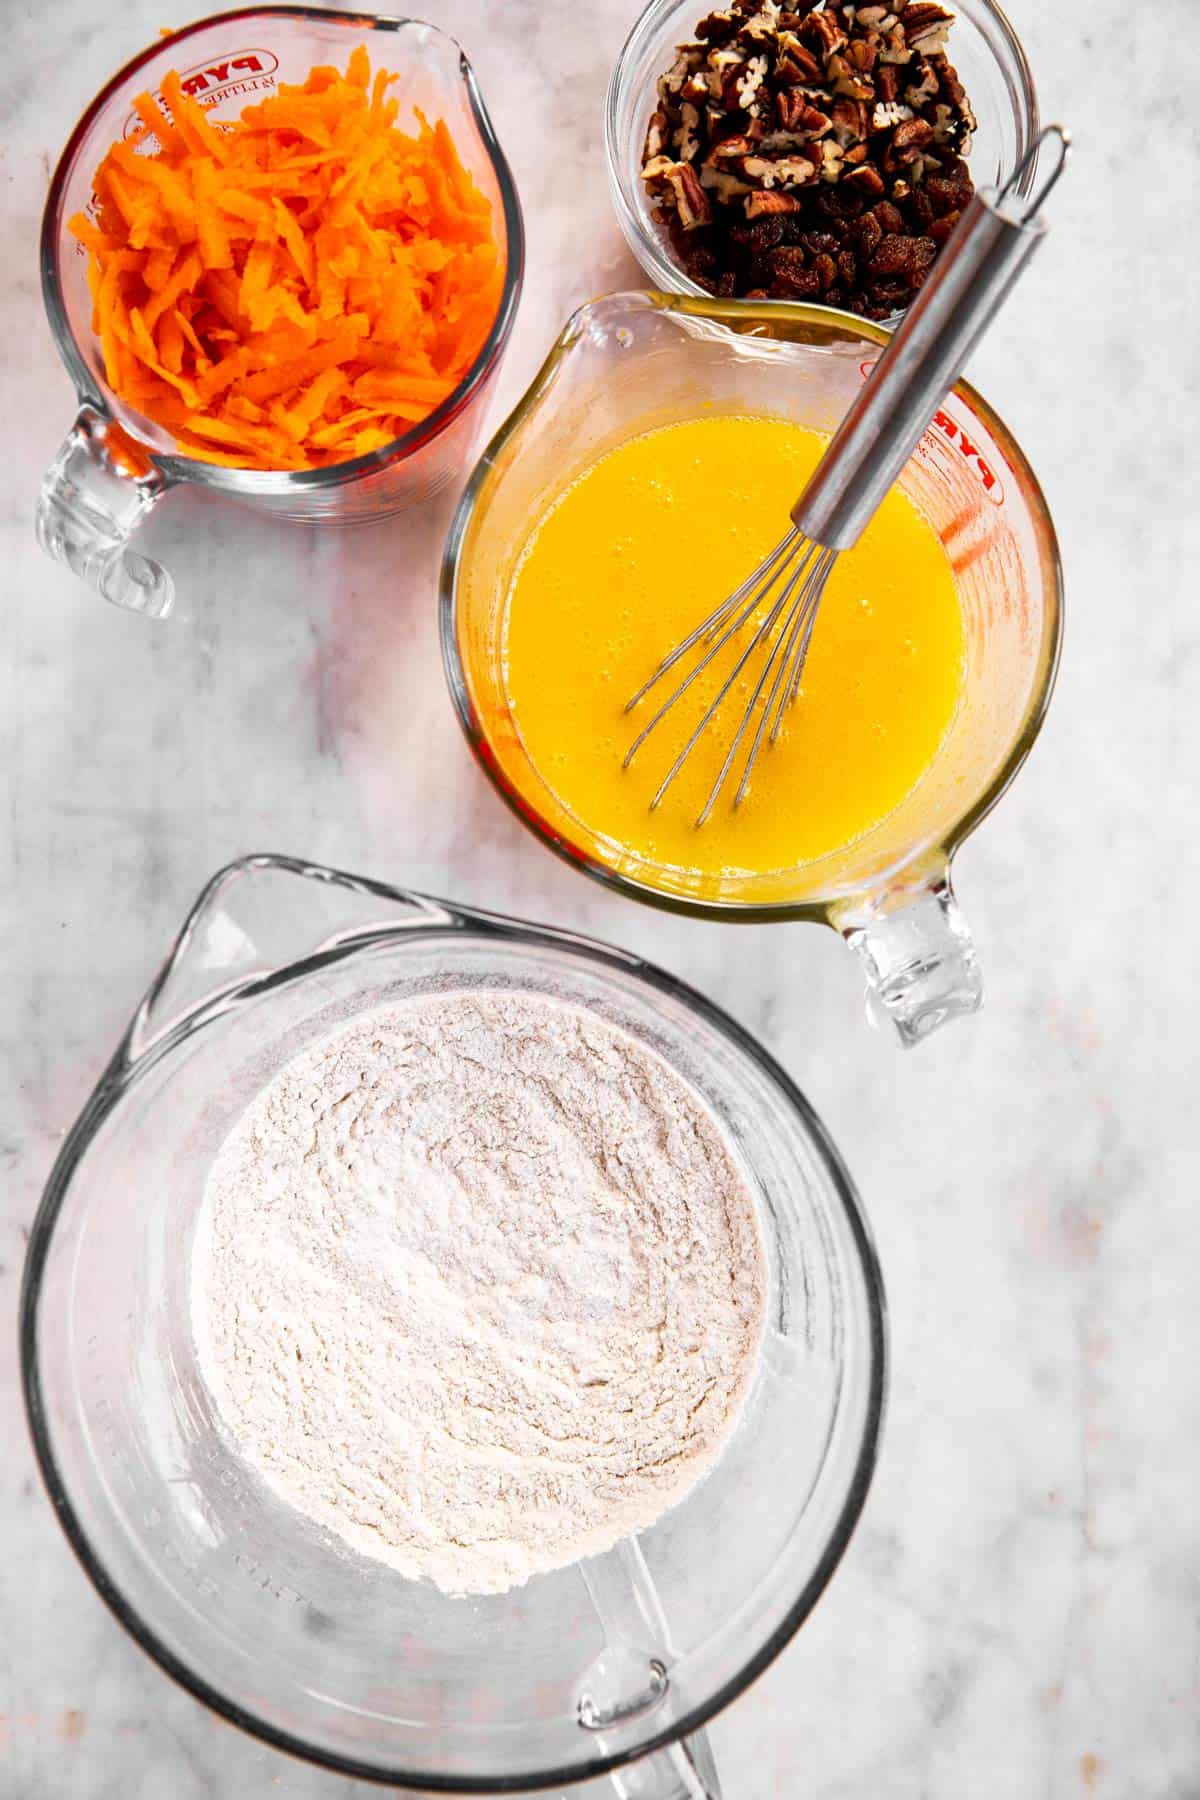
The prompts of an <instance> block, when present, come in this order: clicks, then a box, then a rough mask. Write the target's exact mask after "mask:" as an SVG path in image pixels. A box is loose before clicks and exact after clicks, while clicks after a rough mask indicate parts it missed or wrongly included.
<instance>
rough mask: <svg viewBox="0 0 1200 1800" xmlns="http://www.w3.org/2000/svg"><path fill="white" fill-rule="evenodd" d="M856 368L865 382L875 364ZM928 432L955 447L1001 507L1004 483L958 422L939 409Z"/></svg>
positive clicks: (989, 496)
mask: <svg viewBox="0 0 1200 1800" xmlns="http://www.w3.org/2000/svg"><path fill="white" fill-rule="evenodd" d="M858 366H859V370H860V372H861V374H862V377H863V380H864V381H865V380H866V378H867V376H868V375H869V374H870V373H871V370H872V369H873V368H874V367H875V364H874V363H873V362H864V363H860V364H859V365H858ZM930 430H931V431H938V432H940V433H941V435H942V436H943V437H944V438H945V439H946V441H947V443H950V444H953V445H954V446H955V448H956V449H957V450H958V451H959V453H960V454H961V455H962V456H964V457H965V458H966V460H967V462H968V464H969V465H971V466H972V468H973V470H974V473H975V474H976V475H978V477H979V482H980V486H981V487H982V488H983V491H984V493H985V494H986V495H987V497H988V499H989V500H991V501H992V502H993V503H994V504H995V505H996V506H1003V505H1004V483H1003V482H1002V481H1001V479H1000V477H999V476H998V475H997V473H996V471H995V470H994V469H993V468H992V465H991V464H990V463H989V462H988V461H987V459H986V458H985V457H984V455H983V454H982V452H981V451H980V449H979V447H978V446H977V445H976V444H974V443H973V442H972V441H971V439H970V437H969V436H968V435H967V433H966V432H965V431H964V430H963V428H962V426H961V425H960V424H959V422H958V420H957V419H952V418H951V417H950V414H949V413H948V412H944V411H942V410H941V409H940V408H939V409H938V411H937V412H935V413H934V415H933V422H932V424H931V426H930ZM917 453H918V455H919V454H920V453H921V446H920V445H919V444H918V446H917Z"/></svg>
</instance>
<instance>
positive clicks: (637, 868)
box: [441, 293, 1062, 1044]
mask: <svg viewBox="0 0 1200 1800" xmlns="http://www.w3.org/2000/svg"><path fill="white" fill-rule="evenodd" d="M887 341H888V339H887V334H886V333H885V332H884V330H883V329H882V328H881V327H879V326H875V325H871V324H868V323H867V322H865V321H864V320H861V319H857V318H854V317H852V316H851V315H849V314H846V313H839V312H835V311H832V310H831V309H829V308H822V307H810V306H803V305H792V304H789V303H786V302H783V301H770V302H765V303H763V304H761V305H756V304H752V303H750V302H747V301H728V302H722V301H716V300H698V299H692V298H690V297H685V296H668V295H665V294H656V293H629V294H615V295H609V296H608V297H606V298H604V299H601V300H597V301H594V302H593V303H591V304H590V305H587V306H584V307H581V308H580V309H579V311H578V312H576V313H575V314H574V316H573V317H572V318H571V319H570V320H569V321H568V323H567V325H566V328H565V329H564V331H563V333H562V335H561V336H560V338H559V339H558V342H557V343H556V344H555V346H554V348H553V349H552V351H551V353H550V356H549V358H548V359H547V361H546V363H545V364H544V365H543V367H542V369H541V371H540V373H539V374H538V376H537V377H536V379H535V381H534V382H533V385H532V386H531V387H530V389H529V391H528V393H527V394H526V395H525V397H524V398H523V400H522V401H521V402H520V404H519V405H518V406H517V408H516V409H515V411H514V412H513V413H512V415H511V416H510V417H509V419H508V420H507V421H506V423H505V424H504V425H503V426H502V428H501V430H500V431H499V433H498V434H497V435H496V437H495V438H494V439H493V440H492V443H491V444H490V445H489V447H488V449H487V450H486V452H485V453H484V456H483V457H482V459H481V460H480V463H479V465H478V467H477V468H476V471H475V473H474V475H473V476H472V478H471V481H470V483H469V484H468V486H467V489H466V491H465V493H464V495H463V498H462V500H461V502H460V504H459V507H458V511H457V513H456V515H455V519H454V522H453V525H452V527H451V531H450V536H449V539H448V542H447V548H446V555H445V559H444V562H443V567H442V585H441V620H442V649H443V655H444V659H445V664H446V672H447V678H448V680H449V684H450V690H451V693H452V695H453V697H454V701H455V705H456V707H457V710H458V714H459V718H460V721H461V723H462V725H463V728H464V730H465V732H466V734H467V738H468V741H469V742H470V744H471V747H472V749H473V750H474V751H475V754H476V756H477V757H478V758H479V761H480V762H481V764H482V766H483V768H484V769H485V770H486V772H487V774H488V776H489V777H490V779H491V781H492V782H493V784H494V786H495V787H496V788H497V790H498V792H499V793H500V794H501V795H502V796H503V798H504V799H505V800H506V801H507V802H508V803H509V804H510V805H511V806H512V807H513V809H514V810H515V811H516V813H517V815H518V817H520V818H521V819H522V820H523V821H524V822H525V824H526V825H528V826H529V827H530V829H531V830H533V831H535V832H536V833H537V834H538V835H539V836H540V837H541V838H542V840H543V842H544V843H546V844H548V845H549V846H550V848H551V849H553V850H556V851H558V852H559V853H560V854H561V855H563V856H565V857H566V858H567V859H568V860H569V861H571V862H572V863H573V864H574V865H575V866H576V867H578V868H581V869H583V870H585V871H586V872H587V873H588V874H590V875H593V876H595V877H597V878H598V879H599V880H601V881H604V882H606V883H608V884H609V885H610V886H612V887H615V888H617V889H619V890H620V891H621V892H622V893H625V894H629V895H631V896H633V897H634V898H636V899H639V900H646V901H650V902H652V903H653V904H656V905H660V906H669V907H674V908H676V909H678V910H680V911H683V912H690V913H695V914H698V915H700V916H703V917H708V918H719V919H724V920H730V921H745V920H750V921H753V922H757V923H761V922H762V921H764V920H767V919H813V920H819V921H822V922H824V923H826V924H829V925H832V926H834V927H835V928H836V929H837V930H838V931H840V932H841V933H842V935H843V936H844V937H845V938H846V940H847V941H848V942H849V943H850V944H852V945H853V946H854V947H855V948H856V949H857V950H858V951H859V952H860V953H861V956H862V959H863V964H864V967H865V970H866V975H867V982H868V992H869V996H870V1000H871V1005H872V1012H873V1015H874V1016H876V1017H879V1018H890V1019H891V1020H892V1021H893V1022H894V1024H895V1026H896V1027H897V1029H898V1031H899V1034H900V1037H901V1040H902V1042H904V1043H905V1044H913V1043H916V1042H917V1041H918V1040H919V1039H921V1038H922V1037H925V1036H927V1035H928V1033H929V1032H931V1031H932V1030H934V1029H935V1028H936V1027H937V1026H938V1025H940V1024H942V1023H943V1022H944V1021H945V1020H947V1019H949V1018H952V1017H954V1016H956V1015H958V1014H962V1013H967V1012H972V1011H974V1010H975V1009H976V1008H977V1007H978V1006H979V1005H980V1003H981V999H982V985H981V980H980V975H979V968H978V963H977V959H976V956H975V951H974V948H973V945H972V942H971V938H970V934H969V932H968V930H967V927H966V924H965V922H964V920H963V917H962V914H961V912H960V910H959V908H958V905H957V903H956V901H955V899H954V895H953V891H952V888H951V880H950V865H951V861H952V859H953V856H954V854H955V852H956V850H957V849H958V847H959V845H960V844H961V843H962V842H963V840H964V839H965V838H966V837H967V836H968V835H969V834H970V832H972V831H973V830H974V829H975V827H976V826H977V825H978V824H979V823H980V821H981V820H982V819H983V818H984V817H985V815H986V814H987V813H988V812H989V811H990V810H991V808H992V807H993V806H994V805H995V803H996V801H997V800H998V799H999V797H1000V795H1001V794H1002V793H1003V792H1004V790H1005V788H1006V787H1007V786H1008V784H1009V783H1010V782H1011V781H1012V779H1013V777H1014V776H1015V775H1016V773H1017V771H1018V769H1019V768H1020V766H1021V764H1022V763H1023V762H1024V760H1025V757H1026V756H1027V755H1028V753H1029V750H1030V748H1031V747H1032V744H1033V741H1034V739H1035V737H1036V736H1037V732H1038V729H1039V727H1040V725H1041V721H1042V718H1043V715H1044V713H1045V710H1046V706H1047V704H1048V702H1049V699H1050V693H1051V689H1052V686H1053V680H1054V674H1055V669H1056V667H1057V662H1058V652H1059V641H1060V636H1061V626H1062V572H1061V566H1060V562H1059V555H1058V546H1057V541H1056V539H1055V534H1054V527H1053V524H1052V522H1051V519H1050V515H1049V511H1048V509H1047V507H1046V503H1045V500H1044V498H1043V496H1042V493H1041V490H1040V488H1039V487H1038V484H1037V481H1036V479H1035V477H1034V475H1033V472H1032V470H1031V469H1030V467H1029V465H1028V463H1027V462H1026V461H1025V458H1024V457H1023V456H1022V454H1021V451H1020V450H1019V448H1018V447H1017V445H1016V443H1015V442H1014V441H1013V438H1012V436H1011V434H1010V433H1009V432H1008V430H1007V429H1006V428H1005V426H1004V425H1003V424H1002V423H1001V421H1000V420H999V419H998V418H997V417H996V415H995V413H993V412H992V410H991V408H990V407H989V406H988V405H987V404H986V402H985V401H984V400H982V399H981V398H980V396H979V395H978V394H977V393H975V391H974V390H973V389H972V388H970V387H969V386H968V385H967V384H966V383H965V382H960V383H959V384H958V385H957V386H956V387H955V389H954V391H953V392H952V393H951V394H950V395H949V396H948V397H947V399H946V401H945V403H944V406H943V407H942V409H941V410H940V411H939V413H938V415H937V417H936V419H935V421H934V423H933V424H932V425H931V427H930V428H929V430H928V431H927V432H926V434H925V436H924V438H923V439H922V441H921V443H920V445H919V446H918V450H917V453H916V455H914V456H913V458H912V459H911V461H910V462H909V464H908V466H907V468H906V469H905V471H904V473H903V475H902V476H901V479H900V486H901V487H902V488H903V489H905V491H906V492H907V493H909V494H910V495H911V496H912V498H913V499H914V500H915V501H916V503H917V504H918V506H919V507H920V509H921V511H922V512H923V513H924V514H925V516H926V518H928V519H929V520H930V522H931V523H932V524H933V526H934V527H935V529H936V530H937V531H938V532H939V534H940V536H941V537H942V540H943V542H944V544H945V546H946V549H947V551H948V553H949V556H950V559H951V563H952V565H953V568H954V571H955V576H956V580H957V586H958V592H959V597H960V601H961V604H962V609H963V616H964V624H965V638H966V652H965V671H964V691H963V698H962V701H961V703H960V705H959V708H958V711H957V713H956V715H955V717H954V719H953V721H952V723H951V725H950V727H949V730H948V732H947V735H946V737H945V739H944V741H943V743H942V745H941V747H940V749H939V751H938V753H937V755H936V757H935V758H934V761H933V763H932V764H931V765H930V767H929V769H928V770H927V771H926V773H925V774H924V775H923V776H922V778H921V780H920V781H919V782H918V784H917V786H916V787H915V788H914V789H913V790H912V792H911V793H910V794H909V795H908V796H907V797H906V798H905V799H904V800H903V801H902V802H901V804H900V805H899V806H898V807H897V808H896V809H895V810H894V811H893V812H892V813H891V814H889V816H888V817H887V818H885V819H884V820H883V821H882V822H881V823H880V824H878V825H877V826H875V827H874V828H873V829H872V830H870V831H869V832H867V833H866V834H865V835H863V836H862V837H860V838H858V839H857V840H855V841H854V842H853V843H851V844H848V845H846V846H844V847H842V848H841V849H839V850H838V851H836V852H835V853H832V854H831V855H829V856H826V857H824V858H822V859H821V860H820V861H815V862H811V863H807V864H804V865H803V866H801V867H798V868H787V869H777V870H774V871H769V872H766V873H762V874H753V875H741V874H728V875H724V876H714V875H702V874H699V873H696V872H693V871H689V870H687V869H682V868H678V867H674V866H668V865H666V864H660V863H653V862H650V861H647V860H646V859H644V858H642V857H640V856H639V855H638V854H636V853H635V852H633V851H631V850H629V849H627V848H626V847H624V846H621V845H618V844H614V843H612V842H610V841H607V840H605V839H603V838H601V837H600V836H599V835H598V834H597V833H595V832H592V831H590V830H589V829H588V828H587V827H586V826H585V825H584V824H583V823H582V822H581V821H580V820H579V819H578V818H577V817H576V816H575V815H574V814H573V813H572V812H571V811H570V809H569V808H568V807H567V806H566V805H565V804H564V802H563V801H562V800H561V799H560V798H559V797H558V795H557V794H556V793H555V792H554V790H553V789H552V788H551V787H550V786H549V785H548V783H547V782H546V781H545V780H544V779H543V777H542V775H541V773H540V772H539V771H538V769H537V768H536V767H535V766H534V765H533V763H532V762H531V760H530V758H529V756H528V754H527V753H526V750H525V746H524V744H523V742H522V739H521V735H520V731H519V729H518V726H517V724H516V722H515V720H514V718H513V716H512V713H511V710H510V707H509V703H508V696H507V692H506V686H505V670H504V615H505V597H506V594H507V591H508V586H509V582H510V580H511V576H512V573H513V570H514V568H515V565H516V561H517V559H518V558H519V557H520V555H521V553H522V550H523V549H524V546H525V544H526V543H527V541H528V537H529V532H530V529H531V527H532V526H533V524H534V523H535V522H536V521H537V519H538V518H539V517H540V516H541V514H542V513H543V512H544V510H545V508H546V506H547V505H548V504H549V503H550V501H551V500H552V499H553V498H554V497H555V496H556V495H557V494H559V493H561V491H562V489H563V487H564V486H565V485H566V484H567V483H568V482H569V481H570V480H571V479H572V478H573V477H574V476H575V475H576V474H577V473H578V472H579V471H580V470H581V469H582V468H583V467H585V466H586V465H587V464H589V463H590V462H592V461H593V460H594V459H595V458H596V457H597V456H599V455H602V454H603V453H604V452H605V451H606V450H609V449H611V448H612V447H613V446H614V445H615V444H617V443H620V442H621V441H622V440H623V439H625V438H628V437H630V436H632V435H633V434H634V433H636V432H641V431H645V430H647V429H649V428H651V427H652V426H655V425H662V424H666V423H669V422H671V421H673V420H679V419H688V418H695V417H696V416H697V414H698V413H700V412H701V411H703V412H705V413H712V412H714V411H716V412H726V413H756V414H766V415H772V416H776V417H780V418H786V419H789V420H792V421H794V422H795V423H797V424H800V425H805V426H809V427H812V428H813V429H815V430H821V431H832V430H833V429H834V427H835V426H836V425H837V424H838V422H839V421H840V420H841V418H842V416H843V415H844V413H845V411H846V409H847V407H848V405H849V403H850V400H851V399H852V398H853V396H854V395H855V393H856V392H857V391H858V389H859V387H860V386H861V384H862V382H863V381H864V380H865V378H866V376H867V374H868V373H869V371H870V369H871V367H872V366H873V363H874V361H875V359H876V358H877V356H878V354H879V352H880V349H881V347H882V346H883V345H884V344H886V343H887ZM785 523H786V521H782V522H781V529H782V526H783V524H785ZM719 598H720V596H719V595H713V596H712V597H711V599H710V600H706V599H705V598H704V597H703V596H699V595H698V596H697V611H696V619H697V622H699V621H700V620H701V619H702V618H703V617H704V616H705V613H706V612H707V611H708V609H709V606H710V605H711V604H713V603H715V601H716V600H717V599H719ZM819 631H820V627H819V625H818V639H819ZM663 648H664V651H665V650H666V649H667V648H669V646H668V645H664V646H663ZM630 735H631V739H632V735H633V733H632V731H631V734H630Z"/></svg>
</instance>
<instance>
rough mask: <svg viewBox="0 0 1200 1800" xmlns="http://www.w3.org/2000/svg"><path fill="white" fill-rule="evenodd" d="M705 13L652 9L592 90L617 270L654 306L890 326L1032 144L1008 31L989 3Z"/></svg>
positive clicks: (834, 0) (655, 3)
mask: <svg viewBox="0 0 1200 1800" xmlns="http://www.w3.org/2000/svg"><path fill="white" fill-rule="evenodd" d="M703 7H704V0H651V4H650V5H649V6H648V7H647V8H646V10H645V11H644V12H643V13H642V16H641V18H640V19H639V20H638V22H637V24H636V25H635V26H634V28H633V30H632V32H631V33H630V35H629V37H628V39H627V40H626V43H625V47H624V49H623V50H622V52H621V55H620V57H619V58H618V60H617V64H616V67H615V68H614V70H613V74H612V80H611V81H610V83H609V90H608V101H607V109H606V117H605V142H606V147H607V153H608V165H609V177H610V181H611V186H612V194H613V202H614V205H615V206H616V210H617V218H618V220H619V221H620V224H621V229H622V231H623V232H624V234H625V237H626V240H627V241H628V244H629V247H630V249H631V250H632V251H633V254H634V255H635V256H636V258H637V260H638V262H639V263H640V264H641V266H642V268H643V269H644V270H645V272H646V274H647V276H648V277H649V278H650V280H651V281H652V282H653V283H654V285H655V286H656V287H659V288H663V289H665V290H666V291H667V292H670V293H690V294H717V295H720V296H723V297H729V298H745V299H755V300H764V299H765V300H806V301H808V302H809V303H816V304H822V303H824V304H825V305H828V306H836V307H841V308H842V309H844V310H845V311H847V312H853V313H857V314H859V315H860V316H862V317H865V318H869V319H877V320H880V321H881V322H883V323H884V324H888V323H890V322H892V321H894V320H896V319H898V318H899V317H900V316H901V315H902V314H903V312H904V310H905V308H906V307H907V306H908V305H909V303H910V302H911V300H912V299H913V297H914V295H915V294H916V292H917V291H918V289H919V288H920V287H921V285H922V283H923V282H924V281H925V279H926V277H927V275H928V273H929V270H930V269H931V268H932V266H933V264H934V262H935V261H936V259H937V255H938V252H939V251H940V249H941V246H942V244H943V243H945V242H946V240H947V238H948V237H949V236H950V233H951V231H952V230H953V228H954V226H955V224H956V223H957V220H958V217H959V215H960V213H961V211H962V209H963V207H964V206H965V205H966V203H967V201H968V200H969V199H970V197H971V194H972V193H973V191H974V188H975V186H976V185H977V184H978V185H979V186H985V185H992V184H997V183H1002V182H1003V181H1004V180H1006V179H1007V178H1008V176H1010V175H1011V174H1012V173H1013V171H1014V170H1015V169H1016V167H1017V166H1018V164H1019V163H1020V162H1021V160H1022V158H1023V157H1024V156H1025V154H1026V152H1027V151H1028V150H1029V148H1030V146H1031V145H1032V143H1033V141H1034V139H1035V138H1036V136H1037V132H1038V109H1037V97H1036V94H1035V92H1034V86H1033V78H1032V76H1031V74H1030V70H1029V65H1028V63H1027V61H1026V58H1025V53H1024V51H1023V50H1022V48H1021V45H1020V43H1019V41H1018V39H1017V36H1016V34H1015V32H1014V31H1013V29H1012V26H1011V25H1010V24H1009V22H1008V20H1007V19H1006V18H1005V16H1004V14H1003V13H1002V12H1001V11H1000V8H999V7H998V6H996V5H994V4H993V3H992V0H954V5H953V8H952V7H951V5H950V4H949V0H947V3H946V4H941V3H939V0H891V4H890V5H884V4H869V5H863V4H847V3H846V0H727V3H726V4H725V5H723V6H719V7H718V8H717V9H716V10H715V11H713V10H710V11H708V12H705V11H704V10H703ZM1033 175H1034V168H1033V166H1032V164H1031V166H1030V167H1029V169H1028V170H1027V173H1026V182H1029V181H1032V179H1033Z"/></svg>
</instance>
